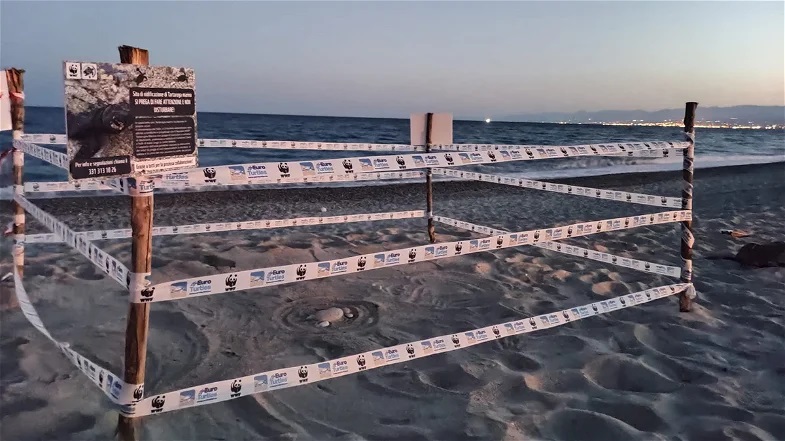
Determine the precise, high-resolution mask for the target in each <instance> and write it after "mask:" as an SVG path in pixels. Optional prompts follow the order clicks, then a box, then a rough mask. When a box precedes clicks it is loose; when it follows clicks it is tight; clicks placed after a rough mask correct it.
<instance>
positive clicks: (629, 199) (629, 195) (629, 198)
mask: <svg viewBox="0 0 785 441" xmlns="http://www.w3.org/2000/svg"><path fill="white" fill-rule="evenodd" d="M631 200H632V195H631V194H629V193H627V202H629V201H631Z"/></svg>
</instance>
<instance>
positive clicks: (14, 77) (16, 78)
mask: <svg viewBox="0 0 785 441" xmlns="http://www.w3.org/2000/svg"><path fill="white" fill-rule="evenodd" d="M5 74H6V80H7V81H8V92H9V95H10V96H9V99H10V101H11V130H12V132H11V133H12V135H11V136H12V137H13V140H14V141H21V140H22V135H23V134H24V132H25V82H24V74H25V71H24V70H20V69H13V68H12V69H9V70H7V71H6V72H5ZM12 158H13V163H14V165H13V167H14V168H13V173H14V193H15V194H19V195H24V166H25V154H24V152H23V151H21V150H18V149H16V148H15V149H14V150H13V153H12ZM13 207H14V226H13V231H12V232H13V234H14V247H15V249H14V254H15V256H16V270H17V271H18V272H19V277H22V275H23V274H24V269H25V267H24V264H25V244H24V234H25V209H24V208H22V206H21V205H19V204H18V203H17V202H16V201H14V202H13ZM8 296H9V297H8V298H0V305H2V306H4V307H7V308H10V307H14V306H16V305H17V304H18V303H17V299H16V296H15V295H14V294H11V293H10V291H9V294H8Z"/></svg>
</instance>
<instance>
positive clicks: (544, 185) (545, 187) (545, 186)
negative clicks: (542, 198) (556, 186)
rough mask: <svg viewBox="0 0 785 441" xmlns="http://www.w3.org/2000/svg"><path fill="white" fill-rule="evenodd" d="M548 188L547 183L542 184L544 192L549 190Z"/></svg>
mask: <svg viewBox="0 0 785 441" xmlns="http://www.w3.org/2000/svg"><path fill="white" fill-rule="evenodd" d="M547 188H548V184H547V183H545V182H543V183H542V189H543V190H545V189H547Z"/></svg>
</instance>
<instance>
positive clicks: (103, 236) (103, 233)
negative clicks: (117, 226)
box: [101, 231, 108, 239]
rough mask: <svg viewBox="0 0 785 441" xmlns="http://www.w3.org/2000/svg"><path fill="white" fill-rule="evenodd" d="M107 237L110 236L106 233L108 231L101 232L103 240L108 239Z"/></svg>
mask: <svg viewBox="0 0 785 441" xmlns="http://www.w3.org/2000/svg"><path fill="white" fill-rule="evenodd" d="M107 236H108V234H107V233H106V231H101V239H106V237H107Z"/></svg>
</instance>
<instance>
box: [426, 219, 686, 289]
mask: <svg viewBox="0 0 785 441" xmlns="http://www.w3.org/2000/svg"><path fill="white" fill-rule="evenodd" d="M435 220H436V221H437V222H440V223H443V224H446V225H451V226H454V227H458V228H462V229H465V230H469V231H475V232H478V233H484V234H492V235H498V234H505V233H507V231H506V230H499V229H495V228H491V227H486V226H482V225H476V224H471V223H469V222H464V221H461V220H458V219H452V218H449V217H444V216H437V217H436V219H435ZM572 235H573V232H572V231H570V230H569V229H568V230H567V237H572ZM534 246H535V247H538V248H544V249H547V250H551V251H555V252H557V253H562V254H569V255H571V256H577V257H583V258H585V259H591V260H596V261H598V262H604V263H610V264H612V265H618V266H623V267H625V268H632V269H636V270H638V271H643V272H647V273H654V274H662V275H664V276H670V277H679V274H680V273H681V268H678V267H675V266H668V265H661V264H659V263H654V262H647V261H645V260H638V259H631V258H629V257H623V256H617V255H615V254H609V253H601V252H599V251H595V250H590V249H588V248H582V247H579V246H575V245H569V244H562V243H560V242H541V243H537V244H534Z"/></svg>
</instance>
